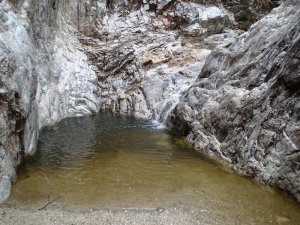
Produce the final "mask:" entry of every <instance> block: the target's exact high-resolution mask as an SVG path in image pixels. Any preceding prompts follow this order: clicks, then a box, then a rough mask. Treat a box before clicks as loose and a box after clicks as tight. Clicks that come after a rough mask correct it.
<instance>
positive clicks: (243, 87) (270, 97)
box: [168, 1, 300, 200]
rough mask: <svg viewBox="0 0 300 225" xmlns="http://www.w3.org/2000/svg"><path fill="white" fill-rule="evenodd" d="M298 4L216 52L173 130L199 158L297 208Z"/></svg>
mask: <svg viewBox="0 0 300 225" xmlns="http://www.w3.org/2000/svg"><path fill="white" fill-rule="evenodd" d="M299 10H300V3H299V2H298V1H287V2H286V3H285V4H284V5H283V6H281V7H279V8H277V9H275V10H273V11H272V13H271V14H270V15H268V16H266V17H264V18H263V19H262V20H260V21H259V22H257V23H256V24H254V25H253V26H252V27H251V28H250V30H249V31H248V32H246V33H244V34H242V35H241V36H240V37H239V39H237V40H236V42H235V43H234V44H232V45H230V46H225V47H224V46H223V47H219V48H217V49H216V50H215V51H213V52H212V53H211V54H210V56H209V57H208V59H207V60H206V63H205V65H204V67H203V69H202V71H201V73H200V75H199V77H198V79H197V81H196V82H195V84H194V85H193V86H192V87H191V88H190V89H189V90H188V93H187V94H186V95H185V97H184V99H183V100H182V101H181V102H180V103H179V104H178V105H177V106H176V108H175V109H174V111H173V112H172V113H171V114H170V116H169V121H168V124H169V126H170V127H171V129H172V130H173V131H175V132H177V133H179V134H187V138H188V140H189V141H190V142H191V143H192V144H193V145H194V146H195V148H197V149H199V150H200V151H203V152H206V153H207V154H209V155H211V156H214V157H218V158H221V159H224V160H226V161H228V162H230V163H231V164H233V165H234V168H235V169H236V170H238V171H240V172H241V173H243V174H246V175H248V176H251V177H255V178H257V179H258V180H260V181H262V182H264V183H267V184H270V185H272V186H275V187H278V188H281V189H284V190H288V191H289V192H290V193H292V194H293V195H294V196H295V197H296V198H297V199H298V200H300V183H299V181H300V179H299V177H300V167H299V162H300V161H299V154H300V152H299V149H300V145H299V143H300V135H299V131H300V130H299V128H300V120H299V119H300V118H299V113H298V111H299V109H298V108H299V102H300V92H299V87H300V83H299V78H300V67H299V65H300V33H299V31H300V24H299V21H300V13H299Z"/></svg>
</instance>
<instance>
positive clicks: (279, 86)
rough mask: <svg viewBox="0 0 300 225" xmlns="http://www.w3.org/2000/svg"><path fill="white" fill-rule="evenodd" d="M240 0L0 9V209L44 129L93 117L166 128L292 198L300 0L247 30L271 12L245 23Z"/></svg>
mask: <svg viewBox="0 0 300 225" xmlns="http://www.w3.org/2000/svg"><path fill="white" fill-rule="evenodd" d="M242 2H243V1H220V0H210V1H199V0H197V1H196V0H195V1H180V0H177V1H173V0H171V1H168V0H162V1H160V0H158V1H152V0H151V1H148V0H145V1H140V0H136V1H133V2H131V3H128V1H123V0H115V1H112V0H106V1H103V0H90V1H87V0H85V1H66V0H37V1H31V0H22V1H12V0H10V1H9V0H2V1H0V125H1V126H0V202H2V201H4V200H5V199H6V198H7V197H8V196H9V192H10V188H11V182H13V181H15V179H16V174H15V168H16V165H17V164H18V163H19V162H21V161H22V158H23V157H24V155H28V154H33V153H34V151H35V148H36V143H37V140H38V136H39V131H40V129H41V128H42V127H44V126H47V125H49V124H51V123H54V122H57V121H59V120H61V119H62V118H65V117H70V116H81V115H85V114H93V113H96V112H98V111H99V110H110V111H114V112H119V113H126V114H130V115H134V116H138V117H143V118H148V119H149V118H151V119H155V120H157V121H159V122H165V123H166V124H167V126H168V127H170V128H171V129H172V130H173V131H175V132H177V133H179V134H181V135H187V137H188V140H189V141H190V142H191V143H193V144H194V146H195V147H196V148H197V149H199V150H201V151H203V152H206V153H208V154H210V155H213V156H216V157H219V158H222V159H225V160H227V161H229V162H231V163H232V164H233V165H234V167H235V169H236V170H239V171H241V172H243V173H246V174H247V175H250V176H253V177H256V178H257V179H259V180H261V181H263V182H265V183H268V184H270V185H273V186H276V187H279V188H282V189H285V190H288V191H289V192H291V193H292V194H294V195H295V196H296V197H297V198H298V200H299V191H300V189H299V187H300V184H299V145H300V143H299V142H300V141H299V126H300V124H299V112H300V111H299V110H300V106H299V102H300V101H299V88H298V87H299V85H300V83H299V80H300V76H299V58H300V57H299V21H300V20H299V19H300V18H299V2H298V1H296V0H294V1H293V0H289V1H286V2H285V3H284V4H283V5H282V6H280V7H279V8H276V9H274V10H273V11H272V13H271V14H270V15H267V16H266V17H264V18H263V19H262V20H260V21H258V22H257V23H255V24H254V25H252V26H251V28H250V29H249V31H247V32H245V33H243V31H241V30H238V28H243V29H245V27H242V25H245V24H246V25H247V27H248V25H249V23H252V22H254V21H256V20H257V19H259V18H261V16H262V15H263V14H264V13H265V12H267V11H269V10H270V9H271V8H272V7H273V6H274V4H273V5H272V4H271V5H268V4H267V3H266V4H267V5H266V4H265V2H269V1H249V4H248V5H247V6H246V8H243V10H242V11H240V12H241V13H244V11H247V10H250V11H251V13H254V14H255V13H256V14H255V15H256V17H255V18H252V17H251V19H249V18H246V19H245V18H244V17H243V15H240V14H239V13H237V8H239V7H241V5H242ZM255 2H259V4H258V5H257V4H256V3H255ZM272 2H275V1H272ZM260 4H262V5H263V7H262V8H261V7H258V6H260ZM224 6H225V7H224ZM254 6H255V7H254ZM246 14H247V13H246ZM247 15H248V14H247ZM251 15H252V14H251ZM239 18H243V20H240V19H239ZM235 19H236V20H237V22H238V23H236V21H235ZM245 20H246V22H247V23H241V21H242V22H245ZM241 24H242V25H241ZM203 66H204V67H203ZM200 71H201V73H200ZM199 74H200V75H199Z"/></svg>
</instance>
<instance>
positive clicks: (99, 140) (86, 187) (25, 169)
mask: <svg viewBox="0 0 300 225" xmlns="http://www.w3.org/2000/svg"><path fill="white" fill-rule="evenodd" d="M18 176H19V179H18V182H17V183H16V184H15V185H14V188H13V193H12V197H11V200H12V201H16V202H18V203H20V204H21V203H25V202H26V204H27V203H30V202H37V201H44V200H45V199H48V198H49V197H50V198H51V199H54V198H58V199H57V200H56V201H57V202H58V203H59V204H62V205H65V206H68V205H70V204H77V205H85V206H95V205H98V206H99V205H100V206H102V207H116V206H118V207H140V206H141V207H159V206H161V207H175V206H178V205H184V206H185V207H186V208H189V207H192V208H194V209H195V208H199V210H204V211H205V210H206V209H207V210H215V211H216V212H218V213H219V214H220V215H224V216H232V217H236V218H237V221H238V222H239V223H240V224H245V223H247V224H248V223H250V222H253V223H255V224H266V223H275V224H276V223H279V222H280V224H282V223H285V224H297V223H298V222H299V221H300V208H299V206H298V205H297V204H296V203H295V202H294V201H293V200H291V199H289V198H287V197H285V196H283V195H281V194H279V193H277V192H275V191H273V190H271V189H269V188H266V187H261V186H259V185H257V184H255V183H254V182H252V181H251V180H248V179H245V178H242V177H239V176H236V175H234V174H232V173H226V172H224V171H222V170H221V169H220V168H218V165H217V164H215V163H211V162H209V160H207V159H206V158H205V157H203V156H202V155H200V154H198V153H196V152H195V151H194V150H192V149H191V148H190V147H189V146H188V145H187V144H186V143H185V141H184V138H182V137H177V136H174V135H172V134H170V133H169V132H168V131H166V130H165V129H157V126H156V125H153V124H152V122H151V121H144V120H138V119H134V118H132V117H125V116H117V115H114V114H99V115H96V116H90V117H81V118H70V119H66V120H63V121H62V122H60V123H59V124H57V125H55V126H52V127H48V128H45V129H44V130H43V131H42V133H41V136H40V140H39V143H38V152H37V154H36V155H35V156H34V157H32V158H29V159H28V160H27V162H26V164H25V165H23V166H22V167H21V168H20V169H19V171H18ZM278 218H279V220H280V221H279V222H278ZM282 218H283V219H282ZM287 221H288V222H287Z"/></svg>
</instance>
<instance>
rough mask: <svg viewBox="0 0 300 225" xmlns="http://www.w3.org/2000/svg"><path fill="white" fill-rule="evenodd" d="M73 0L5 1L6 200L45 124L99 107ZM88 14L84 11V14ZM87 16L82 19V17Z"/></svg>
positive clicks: (2, 183)
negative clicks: (18, 169)
mask: <svg viewBox="0 0 300 225" xmlns="http://www.w3.org/2000/svg"><path fill="white" fill-rule="evenodd" d="M76 6H77V5H74V2H71V1H47V0H40V1H17V2H14V1H1V2H0V31H1V33H0V53H1V54H0V62H1V70H0V92H1V93H0V101H1V103H0V125H1V131H0V132H1V133H0V166H1V167H0V202H1V201H3V200H4V199H6V198H7V197H8V196H9V192H10V188H11V181H14V180H15V179H16V174H15V167H16V165H17V164H18V162H20V161H21V160H22V158H23V156H24V155H26V154H32V153H33V152H34V150H35V147H36V143H37V139H38V134H39V130H40V129H41V128H42V127H43V126H45V125H48V124H51V123H53V122H57V121H59V120H60V119H62V118H64V117H68V116H78V115H83V114H91V113H95V112H97V111H99V101H98V100H97V96H98V93H99V92H98V90H99V88H98V86H97V76H96V75H95V72H94V71H93V70H92V69H91V66H90V65H89V64H88V59H87V56H86V55H85V54H84V53H83V52H82V51H81V50H80V42H79V41H78V39H77V32H78V31H77V29H75V28H76V26H75V24H76V23H75V22H78V20H76V18H81V20H88V19H89V17H88V16H85V15H86V13H85V12H82V11H81V10H76ZM83 14H84V15H83ZM79 22H81V21H79Z"/></svg>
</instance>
